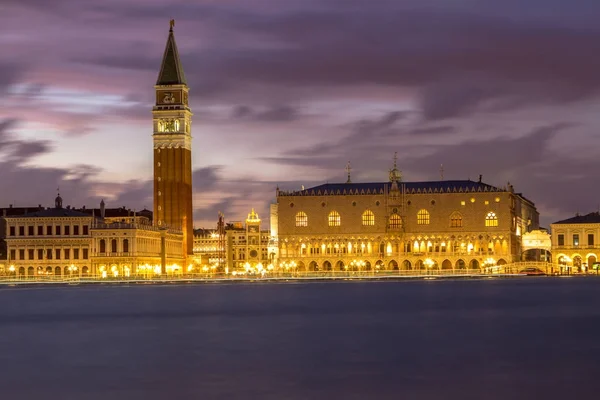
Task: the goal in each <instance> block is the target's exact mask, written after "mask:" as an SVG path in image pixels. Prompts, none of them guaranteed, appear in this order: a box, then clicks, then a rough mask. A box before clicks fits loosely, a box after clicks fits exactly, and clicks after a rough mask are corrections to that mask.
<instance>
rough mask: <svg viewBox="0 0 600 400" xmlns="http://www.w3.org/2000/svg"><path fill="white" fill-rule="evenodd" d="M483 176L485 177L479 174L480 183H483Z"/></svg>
mask: <svg viewBox="0 0 600 400" xmlns="http://www.w3.org/2000/svg"><path fill="white" fill-rule="evenodd" d="M482 178H483V175H481V174H479V183H481V179H482Z"/></svg>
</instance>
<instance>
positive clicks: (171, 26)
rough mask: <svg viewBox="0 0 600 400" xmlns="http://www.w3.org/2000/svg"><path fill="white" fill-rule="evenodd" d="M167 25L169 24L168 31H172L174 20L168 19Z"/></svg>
mask: <svg viewBox="0 0 600 400" xmlns="http://www.w3.org/2000/svg"><path fill="white" fill-rule="evenodd" d="M169 26H170V28H169V30H170V31H172V30H173V27H174V26H175V20H174V19H171V20H170V21H169Z"/></svg>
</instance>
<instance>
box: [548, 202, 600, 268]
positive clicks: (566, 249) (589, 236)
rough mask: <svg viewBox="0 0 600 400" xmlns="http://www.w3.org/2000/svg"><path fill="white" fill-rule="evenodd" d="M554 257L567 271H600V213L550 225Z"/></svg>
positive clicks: (578, 216)
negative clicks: (599, 259) (599, 258)
mask: <svg viewBox="0 0 600 400" xmlns="http://www.w3.org/2000/svg"><path fill="white" fill-rule="evenodd" d="M550 226H551V229H552V256H553V258H554V260H556V261H557V262H558V263H559V264H561V265H562V266H564V267H561V268H565V269H566V270H569V271H570V270H571V269H572V271H573V272H586V271H591V270H596V271H597V270H598V269H600V265H599V264H598V254H600V243H599V241H598V239H596V238H600V213H599V212H592V213H589V214H586V215H576V216H574V217H572V218H568V219H565V220H562V221H557V222H555V223H553V224H551V225H550Z"/></svg>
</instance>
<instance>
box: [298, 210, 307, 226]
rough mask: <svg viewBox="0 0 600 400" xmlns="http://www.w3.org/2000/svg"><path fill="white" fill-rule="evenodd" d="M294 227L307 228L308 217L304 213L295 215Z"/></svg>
mask: <svg viewBox="0 0 600 400" xmlns="http://www.w3.org/2000/svg"><path fill="white" fill-rule="evenodd" d="M296 226H308V215H306V213H305V212H302V211H300V212H299V213H298V214H296Z"/></svg>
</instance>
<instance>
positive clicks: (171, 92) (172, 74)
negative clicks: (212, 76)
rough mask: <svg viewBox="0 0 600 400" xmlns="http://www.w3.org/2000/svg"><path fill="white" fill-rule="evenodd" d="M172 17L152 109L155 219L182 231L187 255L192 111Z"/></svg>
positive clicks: (190, 232)
mask: <svg viewBox="0 0 600 400" xmlns="http://www.w3.org/2000/svg"><path fill="white" fill-rule="evenodd" d="M174 25H175V21H173V20H171V28H170V29H169V37H168V39H167V46H166V48H165V53H164V55H163V60H162V65H161V67H160V73H159V74H158V79H157V81H156V85H155V86H154V88H155V90H156V104H155V106H154V107H153V109H152V117H153V126H154V133H153V135H152V138H153V142H154V223H155V224H156V225H158V226H160V227H165V228H172V229H179V230H182V231H183V247H184V252H185V254H186V255H190V254H192V253H193V245H194V234H193V222H194V217H193V207H192V136H191V129H192V112H191V110H190V107H189V105H188V92H189V88H188V86H187V82H186V80H185V75H184V73H183V67H182V66H181V61H180V60H179V53H178V51H177V45H176V43H175V36H174V35H173V26H174Z"/></svg>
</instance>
